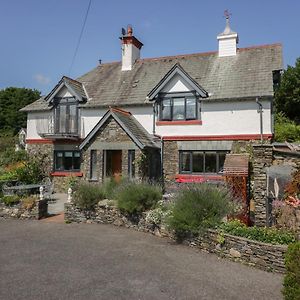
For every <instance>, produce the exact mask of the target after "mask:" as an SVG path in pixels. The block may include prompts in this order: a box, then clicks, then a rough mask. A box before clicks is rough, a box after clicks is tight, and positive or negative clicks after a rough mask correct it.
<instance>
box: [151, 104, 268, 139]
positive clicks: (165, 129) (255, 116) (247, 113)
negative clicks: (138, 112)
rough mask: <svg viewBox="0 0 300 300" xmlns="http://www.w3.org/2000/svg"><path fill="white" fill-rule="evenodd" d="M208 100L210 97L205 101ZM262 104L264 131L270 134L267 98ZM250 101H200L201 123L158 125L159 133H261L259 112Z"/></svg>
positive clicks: (167, 134)
mask: <svg viewBox="0 0 300 300" xmlns="http://www.w3.org/2000/svg"><path fill="white" fill-rule="evenodd" d="M208 101H209V100H208ZM261 102H262V104H263V134H271V133H272V132H271V109H270V102H269V101H261ZM257 108H258V107H257V104H256V103H255V100H253V101H244V100H243V101H235V102H204V101H203V102H202V103H201V113H200V114H201V120H202V125H180V126H174V125H171V126H157V127H156V133H157V134H159V135H162V136H178V135H184V136H190V135H242V134H260V115H259V113H258V112H257Z"/></svg>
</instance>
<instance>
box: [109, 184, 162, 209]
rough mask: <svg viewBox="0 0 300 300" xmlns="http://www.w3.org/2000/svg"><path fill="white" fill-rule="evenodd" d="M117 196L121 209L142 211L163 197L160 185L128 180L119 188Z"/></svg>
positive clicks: (152, 206) (153, 205)
mask: <svg viewBox="0 0 300 300" xmlns="http://www.w3.org/2000/svg"><path fill="white" fill-rule="evenodd" d="M115 197H116V200H117V202H118V208H119V209H120V210H121V211H124V212H127V213H129V214H134V213H141V212H143V211H146V210H149V209H151V208H154V207H155V205H156V203H157V202H158V201H159V200H161V199H162V189H161V187H160V186H159V185H154V184H149V183H144V182H143V183H137V182H127V183H123V184H121V185H120V186H119V187H118V188H117V190H116V193H115Z"/></svg>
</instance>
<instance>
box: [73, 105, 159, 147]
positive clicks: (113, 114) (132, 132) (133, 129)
mask: <svg viewBox="0 0 300 300" xmlns="http://www.w3.org/2000/svg"><path fill="white" fill-rule="evenodd" d="M109 118H113V119H114V120H115V121H116V122H117V123H118V124H119V125H120V127H121V128H122V129H123V130H124V131H125V132H126V133H127V135H128V136H129V137H130V138H131V139H132V141H133V142H134V143H135V144H136V145H137V146H138V147H139V148H140V149H144V148H146V147H150V148H159V145H158V144H157V143H156V142H155V139H154V138H153V137H152V136H151V135H150V134H149V133H148V132H147V131H146V130H145V128H144V127H143V126H142V125H141V124H140V123H139V122H138V121H137V120H136V118H135V117H134V116H133V115H132V114H131V113H130V112H127V111H125V110H123V109H119V108H110V109H109V110H108V111H107V112H106V113H105V114H104V116H103V117H102V119H101V120H100V121H99V122H98V123H97V124H96V125H95V127H94V128H93V129H92V130H91V132H90V133H89V134H88V135H87V136H86V138H85V139H84V140H83V142H82V143H81V145H80V146H79V149H80V150H81V149H83V148H84V147H85V146H86V145H87V144H89V143H90V142H91V140H92V138H93V137H94V135H95V134H96V133H97V132H98V131H99V130H100V129H101V127H102V126H104V125H105V123H106V122H107V121H108V120H109Z"/></svg>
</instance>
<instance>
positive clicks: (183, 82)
mask: <svg viewBox="0 0 300 300" xmlns="http://www.w3.org/2000/svg"><path fill="white" fill-rule="evenodd" d="M165 91H167V92H168V93H170V92H186V91H188V92H191V91H193V92H194V93H196V95H198V96H200V97H202V98H206V97H207V96H208V93H207V92H206V91H205V90H204V89H203V88H202V87H201V86H200V85H199V84H198V83H197V82H196V81H195V80H194V79H193V78H192V77H191V76H190V75H189V74H188V73H187V72H185V70H184V69H183V68H182V67H181V66H180V64H175V65H174V66H173V67H172V68H171V69H170V70H169V72H168V73H167V74H166V75H165V76H164V77H163V78H162V79H161V80H160V81H159V82H158V83H157V85H156V86H155V87H154V88H153V89H152V90H151V91H150V93H149V94H148V96H147V97H148V99H149V100H150V101H151V100H154V99H155V98H156V97H157V96H158V95H159V93H163V92H165Z"/></svg>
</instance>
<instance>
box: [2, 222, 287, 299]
mask: <svg viewBox="0 0 300 300" xmlns="http://www.w3.org/2000/svg"><path fill="white" fill-rule="evenodd" d="M281 284H282V276H281V275H278V274H272V273H267V272H264V271H260V270H256V269H254V268H251V267H247V266H244V265H241V264H238V263H234V262H230V261H227V260H224V259H219V258H217V256H215V255H213V254H207V253H204V252H200V251H197V250H195V249H191V248H189V247H186V246H182V245H174V244H173V243H172V242H170V241H169V240H168V239H163V238H157V237H155V236H152V235H150V234H146V233H140V232H136V231H133V230H128V229H125V228H117V227H114V226H110V225H95V224H59V223H53V222H44V221H15V220H0V299H5V300H9V299H14V300H16V299H105V300H106V299H130V300H134V299H151V300H154V299H159V300H160V299H162V300H163V299H214V300H216V299H222V300H223V299H243V300H246V299H256V300H257V299H259V300H261V299H272V300H275V299H282V297H281V294H280V290H281Z"/></svg>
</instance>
